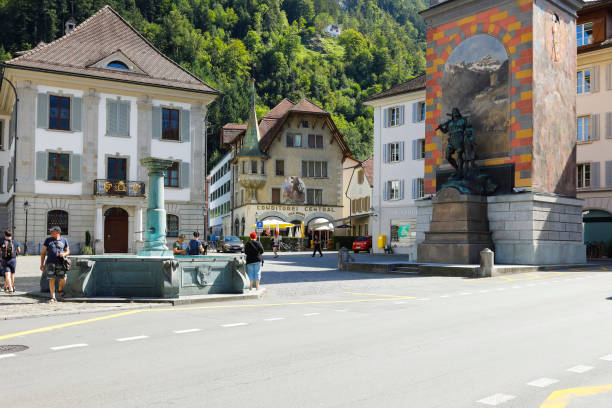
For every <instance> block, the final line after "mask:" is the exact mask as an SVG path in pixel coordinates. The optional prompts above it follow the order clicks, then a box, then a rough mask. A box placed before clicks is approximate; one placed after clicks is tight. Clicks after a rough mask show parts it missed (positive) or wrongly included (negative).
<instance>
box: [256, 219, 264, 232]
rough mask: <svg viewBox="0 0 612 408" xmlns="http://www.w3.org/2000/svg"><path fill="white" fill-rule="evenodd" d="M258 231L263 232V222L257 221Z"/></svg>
mask: <svg viewBox="0 0 612 408" xmlns="http://www.w3.org/2000/svg"><path fill="white" fill-rule="evenodd" d="M257 229H258V230H259V229H261V230H263V221H257Z"/></svg>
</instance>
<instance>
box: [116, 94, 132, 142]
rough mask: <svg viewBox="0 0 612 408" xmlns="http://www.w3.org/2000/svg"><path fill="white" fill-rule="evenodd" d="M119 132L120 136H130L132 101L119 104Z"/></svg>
mask: <svg viewBox="0 0 612 408" xmlns="http://www.w3.org/2000/svg"><path fill="white" fill-rule="evenodd" d="M117 113H118V115H117V116H118V119H117V134H118V135H119V136H126V137H129V136H130V102H121V103H120V104H118V112H117Z"/></svg>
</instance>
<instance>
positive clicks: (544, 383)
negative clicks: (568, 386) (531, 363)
mask: <svg viewBox="0 0 612 408" xmlns="http://www.w3.org/2000/svg"><path fill="white" fill-rule="evenodd" d="M558 382H559V380H557V379H555V378H546V377H544V378H538V379H537V380H533V381H532V382H528V383H527V385H531V386H532V387H540V388H544V387H548V386H549V385H552V384H554V383H558Z"/></svg>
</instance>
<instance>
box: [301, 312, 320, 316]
mask: <svg viewBox="0 0 612 408" xmlns="http://www.w3.org/2000/svg"><path fill="white" fill-rule="evenodd" d="M319 314H321V313H319V312H314V313H304V314H303V315H302V316H316V315H319Z"/></svg>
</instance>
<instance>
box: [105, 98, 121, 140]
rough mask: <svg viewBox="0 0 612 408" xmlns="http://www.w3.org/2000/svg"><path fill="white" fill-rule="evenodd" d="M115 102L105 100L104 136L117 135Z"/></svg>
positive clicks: (116, 108) (116, 107)
mask: <svg viewBox="0 0 612 408" xmlns="http://www.w3.org/2000/svg"><path fill="white" fill-rule="evenodd" d="M117 105H118V103H117V101H113V100H110V99H107V100H106V134H107V135H110V136H117V135H118V126H117V110H118V106H117Z"/></svg>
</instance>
